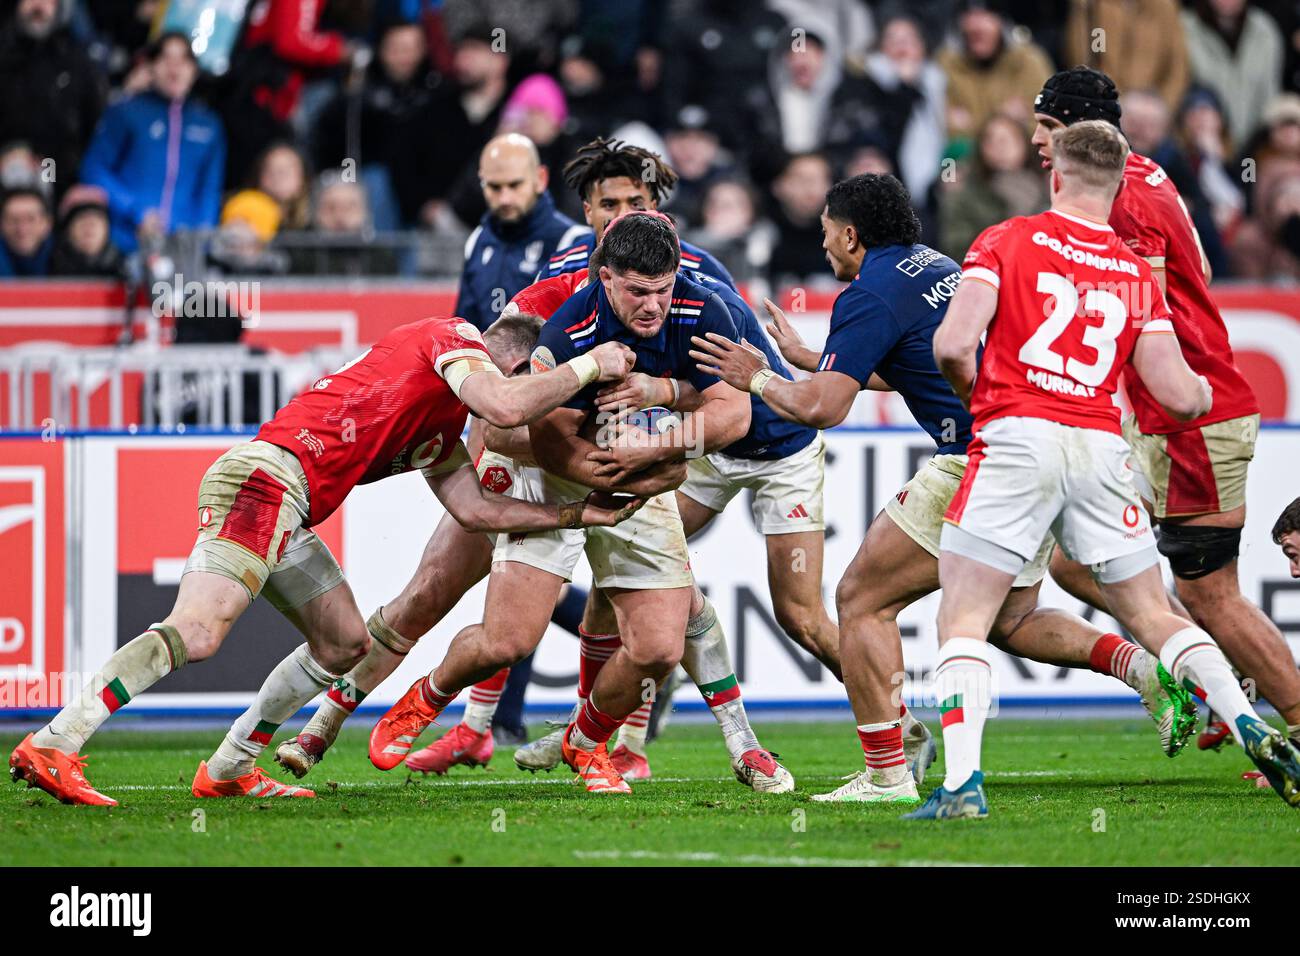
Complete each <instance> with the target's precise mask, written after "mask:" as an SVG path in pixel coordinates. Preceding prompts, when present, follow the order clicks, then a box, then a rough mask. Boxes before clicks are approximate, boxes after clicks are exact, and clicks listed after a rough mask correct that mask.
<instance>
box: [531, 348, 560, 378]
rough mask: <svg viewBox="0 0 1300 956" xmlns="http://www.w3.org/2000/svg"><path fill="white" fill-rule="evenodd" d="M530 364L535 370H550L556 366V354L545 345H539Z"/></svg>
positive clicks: (539, 371)
mask: <svg viewBox="0 0 1300 956" xmlns="http://www.w3.org/2000/svg"><path fill="white" fill-rule="evenodd" d="M529 364H530V366H531V367H532V370H533V371H534V372H538V373H541V372H549V371H550V370H551V369H553V368H555V356H554V355H552V354H551V350H550V349H548V348H547V347H546V346H545V345H539V346H538V347H537V348H535V349H534V350H533V357H532V360H531V361H530V363H529Z"/></svg>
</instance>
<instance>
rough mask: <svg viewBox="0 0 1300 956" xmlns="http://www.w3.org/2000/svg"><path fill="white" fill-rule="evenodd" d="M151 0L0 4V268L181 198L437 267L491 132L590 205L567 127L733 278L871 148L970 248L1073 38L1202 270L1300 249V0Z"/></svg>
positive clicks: (1259, 261)
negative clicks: (1099, 76) (635, 172)
mask: <svg viewBox="0 0 1300 956" xmlns="http://www.w3.org/2000/svg"><path fill="white" fill-rule="evenodd" d="M171 6H172V7H176V8H183V7H185V5H184V4H175V3H173V4H172V5H171ZM191 6H195V5H191ZM197 6H199V7H202V6H203V5H201V4H200V5H197ZM232 6H233V7H234V8H235V9H239V7H240V6H241V5H240V4H234V5H232ZM167 8H168V4H167V3H166V2H165V0H111V2H110V0H101V2H93V3H92V2H88V0H8V2H6V3H4V4H2V5H0V18H2V19H3V26H2V27H0V90H3V91H4V95H3V97H0V186H2V187H3V193H2V195H0V277H33V276H46V275H54V276H101V275H102V276H116V275H119V274H121V272H122V270H123V267H124V261H126V260H129V258H130V257H131V256H132V254H133V253H136V252H137V250H141V249H144V250H149V249H156V248H159V247H160V246H161V245H164V244H165V243H166V242H167V241H168V240H169V238H173V237H175V236H177V235H180V234H184V233H186V232H193V231H196V230H198V231H203V233H204V235H205V236H206V235H208V233H209V232H210V233H211V237H210V238H211V242H210V245H209V251H208V253H207V254H208V256H209V258H210V261H212V262H216V263H220V264H222V265H224V267H225V268H226V270H227V272H235V273H241V274H248V273H251V274H263V275H274V274H286V273H288V274H321V275H336V274H340V273H342V274H364V275H397V274H415V273H421V274H435V275H437V274H440V275H455V274H457V273H459V271H460V265H461V264H460V262H459V261H458V259H457V258H456V257H452V256H447V255H443V256H432V257H430V256H426V257H423V258H421V257H418V256H415V255H412V254H410V250H411V246H410V242H409V241H410V240H412V239H421V238H423V239H427V240H430V241H432V240H440V241H441V242H442V245H441V246H440V247H439V248H442V249H445V250H449V249H456V248H458V247H459V244H460V243H461V242H462V241H463V240H464V237H465V236H466V235H467V234H468V233H469V232H470V231H471V230H472V229H473V228H474V227H475V225H476V224H478V223H479V222H480V220H481V219H482V217H483V216H484V215H485V211H486V206H485V200H484V196H483V192H482V190H481V188H480V182H479V154H480V151H481V150H482V148H483V146H484V144H485V143H487V141H488V140H489V139H490V138H492V137H493V136H494V135H498V134H500V133H503V132H518V133H522V134H524V135H525V136H527V137H528V138H530V139H531V140H532V141H533V142H534V143H535V144H536V146H537V149H538V151H539V153H540V156H541V160H542V162H543V163H544V164H545V165H546V166H547V167H548V168H549V170H550V173H551V175H550V178H549V185H548V187H547V188H548V193H549V195H550V198H551V199H552V200H553V202H554V205H555V208H556V209H558V211H559V212H561V213H563V214H567V215H568V216H570V217H573V218H574V219H575V220H577V221H579V222H580V221H581V220H582V216H583V211H582V208H581V203H580V201H579V199H578V197H577V196H576V195H575V194H574V192H573V190H571V189H569V188H567V187H566V185H565V183H564V180H563V178H562V176H560V175H559V173H560V170H561V168H562V167H563V166H564V164H565V163H566V162H567V161H568V160H569V159H570V158H571V157H572V156H573V155H574V153H575V151H576V149H577V148H578V147H579V146H580V145H581V144H583V143H585V142H588V141H589V140H591V139H593V138H594V137H596V136H613V137H616V138H619V139H622V140H625V141H628V142H631V143H635V144H638V145H641V146H644V147H646V148H648V149H650V150H652V151H654V152H656V153H659V154H660V155H662V156H663V157H664V158H665V159H666V160H667V161H668V162H669V163H670V165H671V166H672V167H673V168H674V169H675V170H676V172H677V174H678V176H679V180H678V182H677V184H676V188H675V189H674V190H673V191H672V193H671V196H670V197H669V198H668V199H667V201H666V202H664V203H663V204H662V205H663V208H664V210H665V211H667V212H669V213H671V214H672V215H673V217H674V218H675V219H676V221H677V223H678V225H679V227H680V229H681V231H682V234H683V236H684V237H686V238H688V239H690V240H691V241H692V242H695V243H697V244H698V245H700V246H701V247H703V248H705V249H707V250H709V251H710V252H712V253H713V254H714V255H716V256H717V258H718V259H719V260H720V261H721V262H722V263H723V264H724V265H725V266H726V267H727V268H728V269H729V270H730V271H732V273H733V274H734V275H735V276H736V277H737V278H739V279H742V280H745V279H754V278H760V279H766V280H767V281H769V282H772V283H774V284H775V283H781V282H787V281H795V282H800V283H818V282H825V283H827V284H830V283H833V282H834V277H833V275H832V273H831V271H830V267H829V266H828V264H827V262H826V261H825V259H824V257H823V255H822V253H821V250H820V248H819V247H820V242H821V237H820V226H819V222H818V214H819V213H820V211H821V208H822V206H823V203H824V198H825V195H826V191H827V189H828V188H829V187H830V185H831V184H832V182H834V181H835V180H837V179H839V178H841V177H844V176H850V175H854V174H856V173H861V172H885V171H891V172H896V173H897V174H898V176H899V177H900V178H901V179H902V180H903V181H904V183H905V184H906V185H907V187H908V189H909V191H910V192H911V194H912V196H913V201H914V203H915V204H916V206H917V210H918V213H919V214H920V217H921V221H922V224H923V230H924V236H923V238H924V239H925V241H927V242H930V243H932V244H934V245H935V246H936V247H938V248H939V249H941V250H942V251H944V252H945V253H947V254H949V255H951V256H954V257H956V258H958V259H960V257H961V256H962V255H963V254H964V252H965V250H966V247H967V246H968V245H969V243H970V242H971V240H972V239H973V238H974V237H975V236H976V235H978V234H979V232H980V231H981V230H982V229H984V228H985V227H986V226H988V225H990V224H992V223H994V222H997V221H1000V220H1002V219H1004V218H1006V217H1008V216H1012V215H1018V214H1028V213H1033V212H1037V211H1041V210H1042V209H1045V208H1046V205H1047V193H1046V179H1045V176H1044V175H1043V173H1042V171H1041V169H1040V163H1039V157H1038V156H1037V155H1036V152H1035V150H1034V148H1033V147H1032V146H1031V144H1030V141H1029V136H1030V133H1031V131H1032V125H1033V119H1032V114H1033V97H1034V95H1035V94H1036V93H1037V91H1038V90H1039V88H1040V87H1041V85H1042V83H1043V81H1044V80H1045V79H1046V78H1047V77H1048V76H1049V75H1050V74H1051V73H1052V72H1053V71H1054V70H1055V69H1057V68H1058V67H1068V66H1072V65H1074V64H1077V63H1086V64H1088V65H1091V66H1095V67H1097V68H1099V69H1103V70H1106V71H1108V72H1109V73H1110V74H1112V75H1113V76H1114V77H1115V79H1116V81H1117V83H1118V84H1119V86H1120V88H1121V90H1123V91H1124V98H1123V115H1124V129H1125V132H1126V133H1127V135H1128V136H1129V138H1130V140H1131V141H1132V145H1133V147H1134V149H1135V150H1137V151H1138V152H1141V153H1143V154H1146V155H1149V156H1151V157H1152V158H1153V159H1155V160H1156V161H1157V162H1159V163H1160V164H1161V165H1162V166H1163V167H1164V168H1165V169H1166V171H1167V172H1168V173H1169V176H1170V178H1171V179H1172V180H1173V181H1174V183H1175V184H1176V185H1177V187H1178V189H1179V191H1180V192H1181V194H1182V195H1183V197H1184V198H1185V200H1186V202H1187V204H1188V207H1189V209H1190V212H1191V215H1192V217H1193V221H1194V222H1195V224H1196V226H1197V229H1198V231H1199V233H1200V236H1201V239H1202V242H1203V244H1204V247H1205V252H1206V255H1207V257H1208V259H1209V261H1210V263H1211V265H1212V267H1213V270H1214V275H1215V276H1216V278H1227V277H1236V278H1248V279H1256V280H1261V279H1262V280H1276V279H1292V278H1300V3H1285V2H1281V0H1275V2H1268V3H1259V4H1256V3H1247V2H1245V0H1193V2H1189V3H1185V4H1183V5H1181V6H1180V5H1179V4H1178V3H1177V2H1175V0H1046V2H1034V3H1030V2H1017V0H912V2H909V3H906V4H903V3H897V2H893V0H882V2H870V3H868V2H866V0H766V2H756V0H621V2H619V3H613V4H611V3H607V2H602V0H358V2H351V0H349V2H339V0H257V2H254V3H249V4H248V5H247V7H246V9H245V13H244V15H243V16H242V17H241V18H238V19H237V20H235V21H232V22H230V23H228V24H225V25H224V26H225V27H227V29H225V30H224V31H223V30H222V29H221V27H222V24H220V23H218V24H217V28H216V29H214V30H211V31H210V32H208V33H203V34H202V37H201V39H195V40H194V42H193V43H189V42H187V41H186V37H187V36H190V35H195V34H192V33H186V32H182V33H172V32H169V31H170V30H171V29H172V27H175V26H177V25H178V24H177V23H176V22H175V21H171V20H169V19H168V16H169V15H170V14H171V13H174V12H175V11H174V10H168V9H167ZM221 9H226V8H221ZM220 15H221V14H219V16H220ZM394 237H405V238H404V239H401V240H398V239H395V238H394Z"/></svg>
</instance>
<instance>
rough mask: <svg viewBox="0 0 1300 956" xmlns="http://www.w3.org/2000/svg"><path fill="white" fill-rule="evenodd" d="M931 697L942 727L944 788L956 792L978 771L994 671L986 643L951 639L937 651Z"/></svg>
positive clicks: (965, 639)
mask: <svg viewBox="0 0 1300 956" xmlns="http://www.w3.org/2000/svg"><path fill="white" fill-rule="evenodd" d="M934 696H935V698H936V699H937V700H938V701H939V713H940V722H941V723H942V724H943V759H944V764H945V765H946V767H947V775H946V776H945V777H944V781H943V785H944V788H945V789H947V790H950V791H951V790H956V789H957V788H958V787H960V786H961V785H962V784H963V783H965V782H966V781H967V780H968V779H970V775H971V774H972V773H974V772H975V771H976V770H978V769H979V768H980V744H981V739H982V737H983V735H984V721H985V719H986V718H987V717H988V714H989V710H990V708H991V707H992V701H993V667H992V664H991V663H990V661H989V646H988V642H987V641H981V640H976V639H975V638H970V637H950V638H948V640H946V641H945V642H944V644H943V646H942V647H940V648H939V662H938V664H937V665H936V666H935V669H934Z"/></svg>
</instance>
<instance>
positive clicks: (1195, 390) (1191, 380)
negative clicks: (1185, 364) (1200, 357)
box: [1148, 369, 1213, 421]
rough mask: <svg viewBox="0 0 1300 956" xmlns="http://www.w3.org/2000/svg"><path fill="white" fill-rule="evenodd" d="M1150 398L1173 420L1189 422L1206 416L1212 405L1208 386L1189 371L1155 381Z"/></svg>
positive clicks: (1199, 377)
mask: <svg viewBox="0 0 1300 956" xmlns="http://www.w3.org/2000/svg"><path fill="white" fill-rule="evenodd" d="M1148 388H1149V389H1150V391H1151V396H1152V398H1154V399H1155V400H1156V401H1157V402H1159V403H1160V405H1161V407H1162V408H1164V410H1165V411H1166V412H1168V413H1169V414H1170V415H1171V416H1172V417H1173V418H1176V419H1178V420H1180V421H1190V420H1191V419H1193V418H1200V417H1201V416H1202V415H1204V414H1206V413H1207V412H1208V411H1209V410H1210V407H1211V405H1212V404H1213V397H1212V394H1211V392H1210V389H1209V386H1207V385H1206V384H1205V381H1204V380H1203V379H1202V378H1201V376H1199V375H1196V374H1194V373H1193V372H1192V371H1191V370H1190V369H1187V370H1186V371H1185V372H1180V373H1178V374H1172V373H1171V374H1169V375H1167V376H1164V377H1160V378H1157V379H1156V382H1155V387H1154V388H1151V387H1150V386H1148Z"/></svg>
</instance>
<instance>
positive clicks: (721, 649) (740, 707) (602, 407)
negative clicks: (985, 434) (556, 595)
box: [515, 212, 840, 785]
mask: <svg viewBox="0 0 1300 956" xmlns="http://www.w3.org/2000/svg"><path fill="white" fill-rule="evenodd" d="M642 214H643V215H653V216H659V217H662V219H663V221H664V222H666V223H667V222H669V220H668V218H667V217H666V216H663V214H662V213H658V212H648V213H642ZM600 258H601V251H600V250H597V252H596V254H595V255H594V256H593V257H592V259H591V261H590V268H591V270H592V272H593V274H594V273H596V272H598V271H599V268H600ZM682 274H685V273H684V272H683V273H682ZM691 278H692V279H694V280H695V281H697V282H698V283H699V284H700V285H701V286H702V287H703V288H705V289H707V290H709V291H711V292H712V293H713V294H714V295H716V296H717V297H718V298H719V299H720V300H721V301H722V303H723V304H724V305H725V306H726V307H727V310H728V311H729V312H730V313H731V317H732V320H733V322H734V323H735V325H736V329H737V331H738V333H739V335H740V336H741V337H743V338H745V339H747V340H748V341H751V342H756V343H759V345H760V347H761V348H763V349H764V352H765V357H766V358H767V361H768V362H769V363H770V365H771V367H773V368H775V369H779V370H780V371H781V372H782V374H788V373H787V371H786V368H785V366H784V364H782V362H781V358H780V356H779V354H778V353H777V351H776V349H775V348H774V347H773V346H772V344H771V341H770V340H769V339H768V338H767V337H766V336H765V335H763V332H762V328H761V327H760V325H759V324H758V320H757V319H756V318H755V317H754V313H753V311H752V310H751V309H750V308H749V306H748V305H747V304H746V303H745V300H744V299H742V298H741V297H740V295H739V293H737V292H736V291H735V290H733V289H732V288H731V287H730V286H729V285H727V284H726V283H724V282H722V281H720V280H717V279H714V278H713V277H711V276H706V275H703V274H702V273H696V274H694V275H693V276H691ZM678 304H679V305H680V306H682V307H685V308H688V309H690V308H693V307H694V306H693V305H692V304H691V302H687V301H684V302H681V303H678ZM750 403H751V417H750V428H749V431H748V432H747V433H746V434H745V436H744V437H743V438H741V439H740V440H739V441H737V442H735V443H733V444H731V445H729V446H727V447H726V448H723V449H720V450H718V451H715V452H713V453H712V454H708V455H698V456H694V457H691V458H690V459H689V460H688V462H687V465H688V475H687V479H686V481H685V482H684V483H683V484H682V486H681V487H680V488H678V489H677V496H676V497H677V508H678V511H679V513H680V514H681V518H682V524H683V527H684V529H685V532H686V536H687V537H688V538H689V537H691V536H692V535H694V534H695V533H696V532H698V531H700V530H701V529H702V528H704V527H705V526H706V525H707V524H708V523H709V522H710V521H712V520H713V519H714V518H715V517H717V515H718V514H719V513H721V512H722V510H723V509H724V508H726V506H727V504H728V503H729V502H730V501H731V500H732V499H733V498H734V497H736V496H737V495H738V494H740V493H741V492H743V491H749V492H752V494H753V499H752V505H751V513H752V515H753V519H754V523H755V526H756V527H757V529H758V531H759V533H760V534H762V535H763V537H764V542H765V546H766V549H767V567H768V583H769V593H770V595H771V600H772V609H773V613H774V616H775V617H776V620H777V623H778V624H779V626H780V627H781V628H782V630H783V631H784V632H785V633H786V635H787V636H789V637H790V639H791V640H793V641H794V642H795V643H797V644H798V645H800V646H801V647H803V648H804V649H805V650H807V651H808V652H809V653H811V654H812V655H813V656H814V657H816V658H817V659H818V660H820V661H821V662H822V664H824V665H825V666H826V667H827V669H829V670H830V671H831V672H832V673H833V674H834V675H835V676H836V677H837V678H838V677H839V676H840V664H839V631H838V629H837V628H836V625H835V622H834V621H832V620H831V618H830V615H829V614H827V612H826V607H825V604H824V603H823V600H822V589H821V584H822V560H823V554H824V550H825V521H824V515H823V508H822V487H823V482H824V476H825V457H826V456H825V443H824V441H823V440H822V437H821V434H820V432H819V431H818V430H817V429H816V428H813V427H810V426H808V425H802V424H799V423H796V422H791V421H788V420H786V419H784V418H782V417H781V416H779V415H778V414H777V413H776V412H774V411H773V410H772V409H770V408H768V407H767V406H766V405H765V404H764V403H763V402H762V401H760V400H759V399H757V398H754V397H752V396H751V398H750ZM698 404H699V394H698V392H697V391H696V390H695V388H694V387H693V386H692V384H691V382H690V381H689V380H685V379H683V380H678V379H676V378H662V377H656V376H653V375H649V374H647V373H646V372H645V371H637V372H634V373H633V374H632V375H630V376H628V377H627V378H626V379H624V381H623V382H621V383H619V384H618V385H617V386H615V387H612V388H607V389H603V390H602V391H601V392H600V393H599V394H598V395H597V400H596V408H597V410H598V411H601V412H605V413H608V414H624V415H625V414H626V413H627V412H629V411H634V410H639V409H646V408H659V407H663V408H670V409H674V410H678V411H684V412H689V411H691V410H693V409H694V408H696V407H697V406H698ZM619 437H620V438H629V437H631V438H634V437H635V431H633V432H631V433H630V434H629V433H628V432H627V431H626V430H625V431H623V432H621V433H620V436H619ZM653 454H654V452H653V451H649V450H645V449H638V448H637V447H636V445H635V443H633V442H629V441H619V442H617V443H616V447H614V448H611V449H609V450H607V451H605V452H603V453H602V455H601V461H602V466H601V469H600V470H599V472H598V473H600V474H609V475H616V474H617V473H618V472H619V471H620V470H626V469H628V468H635V467H637V465H638V464H639V462H638V458H640V457H646V458H647V460H648V456H651V455H653ZM699 600H700V610H699V613H697V614H694V615H693V616H692V620H691V624H690V625H689V626H688V628H687V632H686V637H687V640H686V650H685V652H684V653H683V656H682V666H683V668H684V669H685V670H686V672H687V674H688V675H689V676H690V678H691V679H692V680H693V681H694V682H695V684H696V686H697V687H698V688H699V689H700V692H701V694H702V695H703V697H704V700H705V703H707V704H708V706H709V709H710V711H711V712H712V713H713V715H714V717H715V718H716V719H717V720H718V723H719V725H720V726H721V727H722V730H723V736H724V739H725V740H726V744H727V748H728V751H729V752H730V753H731V755H732V757H733V759H736V760H739V759H741V758H743V756H744V755H745V754H746V753H749V752H751V751H754V750H755V749H757V748H758V743H757V736H756V735H755V734H754V732H753V728H752V727H751V726H750V724H749V720H748V718H747V716H746V714H745V709H744V702H743V700H742V696H741V690H740V686H739V684H738V683H737V681H736V676H735V671H734V668H733V667H732V663H731V656H730V653H729V651H728V649H727V642H726V638H725V635H724V633H723V628H722V625H721V623H720V622H719V621H718V617H717V614H716V612H715V611H714V608H713V606H712V604H711V603H710V602H709V600H708V599H707V598H704V597H703V596H702V595H701V596H700V599H699ZM583 631H584V632H585V634H584V644H583V647H584V658H590V657H591V656H592V655H593V654H596V653H598V651H597V649H596V648H595V647H594V646H593V645H594V644H595V643H596V642H598V641H599V640H600V639H601V637H602V636H603V635H606V634H609V635H613V634H616V633H617V622H616V621H615V618H614V615H613V612H612V610H611V608H610V605H609V602H608V600H607V599H605V598H604V596H603V595H602V594H601V593H600V592H599V591H595V592H593V593H592V598H591V603H590V604H589V606H588V608H587V613H586V615H585V617H584V621H583ZM589 666H590V664H589V663H588V662H585V663H584V667H589ZM585 686H587V682H586V681H582V680H580V682H579V698H581V697H583V690H584V688H585ZM653 704H654V701H647V702H646V703H645V704H644V705H643V706H642V707H641V708H639V709H638V710H637V711H635V712H634V713H633V714H632V715H631V716H630V717H629V718H628V719H627V721H626V722H625V723H624V725H623V727H622V729H621V730H620V731H619V737H618V746H617V747H615V748H613V749H612V750H611V755H610V756H611V759H612V761H613V763H614V766H615V767H616V768H617V769H618V770H619V772H620V773H622V775H623V777H624V779H625V780H629V781H636V780H645V779H649V777H650V775H651V771H650V765H649V761H648V759H647V757H646V731H647V722H648V719H649V715H650V710H651V707H652V705H653ZM561 734H562V732H561V731H558V730H557V731H556V732H555V733H552V734H549V735H547V736H545V737H542V738H540V739H538V740H535V741H533V742H532V743H530V744H528V745H526V746H524V747H521V748H520V749H519V750H518V751H516V752H515V763H516V764H518V765H519V766H520V767H521V768H523V769H525V770H549V769H551V768H552V767H554V766H556V765H557V764H558V763H559V761H560V745H561ZM755 779H757V780H759V781H760V782H762V780H763V778H762V776H761V775H760V776H759V777H757V778H755ZM747 782H748V781H747ZM751 785H752V784H751Z"/></svg>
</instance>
